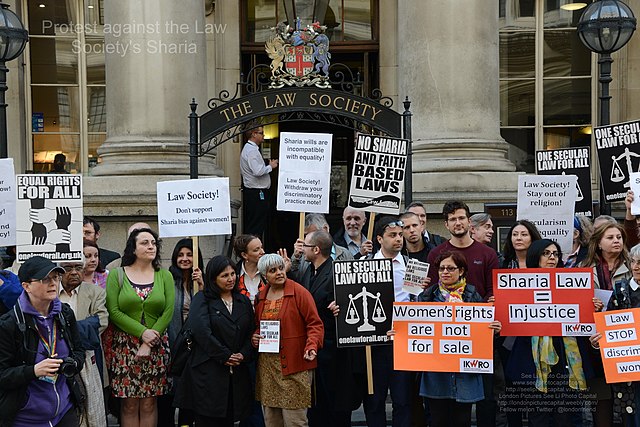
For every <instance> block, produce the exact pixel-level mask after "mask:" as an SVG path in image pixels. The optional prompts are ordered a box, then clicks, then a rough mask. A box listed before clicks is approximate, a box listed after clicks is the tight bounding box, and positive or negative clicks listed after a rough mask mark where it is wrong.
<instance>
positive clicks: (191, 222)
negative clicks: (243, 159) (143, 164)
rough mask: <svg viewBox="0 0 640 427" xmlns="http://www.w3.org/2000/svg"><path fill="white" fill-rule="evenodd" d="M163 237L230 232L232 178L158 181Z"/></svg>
mask: <svg viewBox="0 0 640 427" xmlns="http://www.w3.org/2000/svg"><path fill="white" fill-rule="evenodd" d="M157 192H158V227H159V231H160V237H182V236H215V235H223V234H231V201H230V199H229V178H205V179H185V180H180V181H164V182H158V184H157Z"/></svg>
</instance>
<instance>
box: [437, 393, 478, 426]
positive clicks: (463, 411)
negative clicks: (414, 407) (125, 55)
mask: <svg viewBox="0 0 640 427" xmlns="http://www.w3.org/2000/svg"><path fill="white" fill-rule="evenodd" d="M427 402H428V403H429V410H430V411H431V426H432V427H454V426H455V427H470V426H471V406H472V405H473V403H460V402H456V401H455V400H453V399H427Z"/></svg>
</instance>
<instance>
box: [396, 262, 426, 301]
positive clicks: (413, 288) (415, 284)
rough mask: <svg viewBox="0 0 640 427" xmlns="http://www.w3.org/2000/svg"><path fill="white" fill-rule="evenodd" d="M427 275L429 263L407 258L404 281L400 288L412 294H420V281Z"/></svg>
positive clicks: (421, 288)
mask: <svg viewBox="0 0 640 427" xmlns="http://www.w3.org/2000/svg"><path fill="white" fill-rule="evenodd" d="M428 276H429V263H428V262H421V261H418V260H417V259H414V258H409V261H407V268H406V270H405V273H404V283H403V284H402V290H403V291H404V292H408V293H410V294H412V295H420V294H421V293H422V291H423V290H424V288H423V287H422V283H423V282H424V279H426V278H427V277H428Z"/></svg>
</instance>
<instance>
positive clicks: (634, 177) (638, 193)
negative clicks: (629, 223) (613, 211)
mask: <svg viewBox="0 0 640 427" xmlns="http://www.w3.org/2000/svg"><path fill="white" fill-rule="evenodd" d="M629 182H630V186H631V191H633V203H631V215H640V172H633V173H632V174H631V175H630V180H629Z"/></svg>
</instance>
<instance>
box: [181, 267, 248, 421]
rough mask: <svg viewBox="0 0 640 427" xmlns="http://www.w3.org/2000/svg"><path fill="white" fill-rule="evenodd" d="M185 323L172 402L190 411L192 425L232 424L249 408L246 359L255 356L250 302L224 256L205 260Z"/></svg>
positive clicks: (246, 412) (245, 413)
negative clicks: (185, 351)
mask: <svg viewBox="0 0 640 427" xmlns="http://www.w3.org/2000/svg"><path fill="white" fill-rule="evenodd" d="M187 328H189V329H190V330H191V332H192V336H193V347H192V350H191V356H189V357H190V359H189V360H188V361H187V366H186V367H185V368H184V371H183V372H182V375H181V377H180V382H179V385H178V389H177V391H176V399H175V404H176V406H177V407H179V408H181V410H182V408H186V409H188V410H190V411H192V412H193V413H195V423H196V427H199V426H202V427H209V426H220V427H231V426H233V425H234V421H238V420H241V419H243V418H245V417H246V416H248V415H249V414H250V413H251V400H252V399H251V396H252V395H253V387H252V385H251V375H250V373H249V368H248V366H247V362H248V361H250V360H251V359H252V358H253V357H254V352H255V350H254V349H253V347H252V346H251V338H252V334H253V332H254V330H255V323H254V318H253V308H252V307H251V302H250V301H249V298H247V297H246V296H244V295H242V294H241V293H240V292H239V291H238V286H237V283H236V272H235V269H234V265H233V263H232V261H231V260H230V259H229V258H227V257H225V256H222V255H218V256H215V257H213V258H212V259H211V260H210V261H209V263H208V264H207V268H206V274H205V282H204V290H203V291H202V292H199V293H197V294H196V295H195V296H194V297H193V301H192V303H191V309H190V311H189V319H188V320H187ZM178 424H179V425H183V423H182V422H180V423H178Z"/></svg>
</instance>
